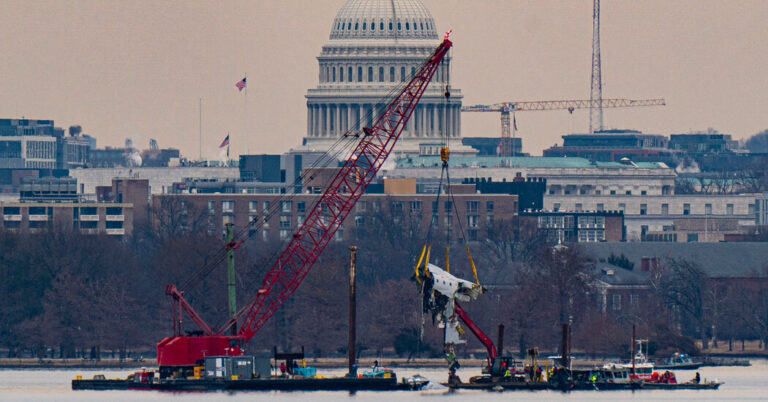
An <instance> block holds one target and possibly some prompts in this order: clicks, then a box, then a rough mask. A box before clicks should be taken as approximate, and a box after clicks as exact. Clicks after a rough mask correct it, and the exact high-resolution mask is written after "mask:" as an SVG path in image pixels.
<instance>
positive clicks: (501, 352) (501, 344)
mask: <svg viewBox="0 0 768 402" xmlns="http://www.w3.org/2000/svg"><path fill="white" fill-rule="evenodd" d="M496 344H497V345H499V349H498V350H499V357H501V356H504V324H499V340H498V342H497V343H496Z"/></svg>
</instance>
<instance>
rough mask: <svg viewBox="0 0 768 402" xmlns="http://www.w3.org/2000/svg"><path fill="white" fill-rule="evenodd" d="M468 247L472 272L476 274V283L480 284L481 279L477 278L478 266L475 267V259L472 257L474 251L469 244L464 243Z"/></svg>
mask: <svg viewBox="0 0 768 402" xmlns="http://www.w3.org/2000/svg"><path fill="white" fill-rule="evenodd" d="M464 247H466V248H467V255H468V256H469V263H470V264H471V265H472V273H473V274H475V283H477V284H478V285H479V284H480V279H477V268H476V267H475V260H473V259H472V253H470V252H469V245H466V244H465V245H464Z"/></svg>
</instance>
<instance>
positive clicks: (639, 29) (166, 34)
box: [0, 0, 768, 159]
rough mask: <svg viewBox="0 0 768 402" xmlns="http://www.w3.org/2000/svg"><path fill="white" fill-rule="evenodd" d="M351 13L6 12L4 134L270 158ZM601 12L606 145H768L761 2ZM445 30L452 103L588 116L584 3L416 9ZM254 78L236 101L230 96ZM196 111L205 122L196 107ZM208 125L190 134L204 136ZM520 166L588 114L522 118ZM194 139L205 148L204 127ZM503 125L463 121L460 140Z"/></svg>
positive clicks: (94, 8)
mask: <svg viewBox="0 0 768 402" xmlns="http://www.w3.org/2000/svg"><path fill="white" fill-rule="evenodd" d="M344 2H345V0H315V1H310V0H258V1H256V0H251V1H235V0H217V1H201V0H184V1H173V0H132V1H118V0H69V1H60V0H3V1H2V2H0V55H2V56H1V57H0V118H21V117H22V116H23V117H25V118H28V119H53V120H55V122H56V125H57V126H60V127H65V128H66V127H69V126H70V125H75V124H77V125H81V126H82V127H83V131H84V132H85V133H88V134H90V135H92V136H94V137H96V139H97V140H98V145H99V146H100V147H103V146H122V145H123V143H124V141H125V139H126V138H131V139H133V140H134V143H135V144H136V145H137V146H139V147H140V148H147V147H148V143H149V140H150V139H156V140H157V141H158V142H159V145H160V146H161V147H173V148H178V149H180V150H181V152H182V155H184V156H187V157H189V158H190V159H197V158H198V156H199V154H201V153H202V156H203V157H204V158H214V159H215V158H217V156H218V145H219V144H220V143H221V141H222V140H223V139H224V137H225V136H226V135H227V133H231V143H232V154H234V155H237V154H240V153H246V152H248V153H282V152H286V151H288V150H289V149H290V148H292V147H295V146H297V145H299V144H301V139H302V138H303V137H304V136H305V135H306V115H307V113H306V100H305V98H304V96H305V94H306V90H307V89H308V88H313V87H315V86H316V85H317V81H318V78H317V77H318V65H317V59H316V57H317V56H318V55H319V54H320V51H321V48H322V46H323V44H325V43H327V42H328V36H329V34H330V30H331V23H332V21H333V18H334V16H335V15H336V12H337V11H338V9H339V8H340V7H341V6H342V5H343V4H344ZM602 3H603V4H602V9H601V34H602V35H601V53H602V75H603V97H604V98H631V99H645V98H665V99H666V102H667V106H664V107H649V108H634V109H606V110H605V111H604V116H605V117H604V120H605V127H606V128H631V129H638V130H641V131H643V132H646V133H654V134H665V135H669V134H675V133H689V132H697V131H705V130H707V129H709V128H713V129H715V130H718V131H720V132H723V133H728V134H732V135H733V136H734V138H736V139H743V138H748V137H749V136H751V135H754V134H755V133H757V132H760V131H762V130H764V129H766V128H768V72H767V71H766V67H765V66H768V24H766V23H765V21H768V2H767V1H762V0H754V1H749V0H739V1H722V0H719V1H715V0H676V1H668V0H643V1H635V0H610V1H603V2H602ZM424 4H425V5H426V6H427V8H428V9H429V10H430V12H431V13H432V16H433V17H434V18H435V22H436V25H437V29H438V31H439V32H443V31H447V30H449V29H452V30H453V35H452V37H451V39H452V40H453V42H454V48H453V57H454V63H453V67H452V69H453V71H452V74H453V76H452V80H453V82H452V87H454V88H458V89H461V91H462V93H463V95H464V104H465V105H473V104H488V103H496V102H502V101H528V100H556V99H588V98H589V91H590V73H591V52H592V49H591V46H592V2H591V1H589V0H560V1H554V0H482V1H480V0H471V1H470V0H424ZM245 74H247V76H248V94H247V96H246V95H245V94H244V93H239V92H238V91H237V88H235V83H236V82H237V81H238V80H240V79H241V78H242V77H243V76H244V75H245ZM201 103H202V113H200V104H201ZM201 120H202V125H200V122H201ZM516 120H517V125H518V136H520V137H521V138H522V139H523V148H524V151H525V152H530V153H531V154H533V155H540V154H541V151H542V150H543V149H545V148H547V147H549V146H552V145H554V144H556V143H562V139H561V136H562V135H564V134H568V133H573V132H582V133H583V132H586V131H587V130H588V125H589V114H588V111H586V110H583V111H576V112H574V113H573V114H568V113H567V112H565V111H549V112H519V113H518V114H517V116H516ZM201 127H202V142H201V141H200V131H201V130H200V128H201ZM499 133H500V123H499V117H498V115H496V114H493V113H464V114H463V115H462V134H463V136H465V137H482V136H498V135H499Z"/></svg>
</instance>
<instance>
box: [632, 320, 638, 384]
mask: <svg viewBox="0 0 768 402" xmlns="http://www.w3.org/2000/svg"><path fill="white" fill-rule="evenodd" d="M636 342H637V341H636V340H635V324H632V377H634V376H635V354H636V353H637V351H636V350H635V343H636Z"/></svg>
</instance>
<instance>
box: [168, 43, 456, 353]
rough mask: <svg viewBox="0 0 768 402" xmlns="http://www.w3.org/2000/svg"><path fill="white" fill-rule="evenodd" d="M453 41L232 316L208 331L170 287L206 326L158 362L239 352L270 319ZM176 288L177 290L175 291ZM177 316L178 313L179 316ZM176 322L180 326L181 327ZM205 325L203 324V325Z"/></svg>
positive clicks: (370, 133)
mask: <svg viewBox="0 0 768 402" xmlns="http://www.w3.org/2000/svg"><path fill="white" fill-rule="evenodd" d="M451 46H452V43H451V41H450V40H448V38H447V36H446V38H445V40H444V41H443V42H442V43H441V44H440V45H439V46H438V47H437V49H436V50H435V52H434V53H433V54H432V56H431V57H430V58H429V59H428V60H427V61H426V62H425V63H424V64H423V65H422V66H421V68H420V69H419V71H418V72H416V74H415V75H414V77H413V78H412V79H411V81H410V82H409V83H408V84H406V86H405V87H404V89H403V90H402V91H401V92H400V93H399V94H398V95H397V96H396V97H395V98H394V100H393V101H392V102H391V103H390V104H389V106H388V107H387V108H386V109H385V110H384V111H383V112H382V113H381V115H380V116H379V117H378V119H377V120H376V122H375V124H374V125H373V126H372V127H366V128H364V129H363V132H362V133H358V135H359V137H360V140H359V142H358V143H357V145H356V147H355V149H354V151H352V154H351V156H350V157H349V158H348V159H347V161H346V163H345V164H344V166H342V167H341V168H340V169H339V171H338V173H337V174H336V176H335V177H334V178H333V180H332V181H331V183H330V184H329V185H328V187H327V188H326V189H325V191H324V192H323V194H322V195H321V196H320V199H319V200H318V201H317V202H316V203H315V204H314V206H313V207H312V209H311V211H309V214H308V215H307V218H306V220H305V221H304V223H303V224H302V225H301V227H299V229H298V230H297V232H296V233H295V234H294V235H293V237H292V239H291V241H290V242H289V243H288V245H287V246H286V248H285V250H284V251H283V253H282V254H281V255H280V257H279V258H278V259H277V261H276V262H275V264H274V266H273V267H272V269H271V270H270V271H269V272H268V273H267V274H266V277H265V278H264V280H263V282H262V287H261V289H260V290H259V292H258V293H257V295H256V297H254V299H253V301H252V302H251V303H250V304H249V305H248V306H246V307H245V308H243V309H241V310H240V311H239V312H238V314H237V315H236V316H235V318H233V319H231V320H230V321H229V322H227V323H226V324H225V325H224V326H222V328H220V329H219V330H217V331H216V332H215V333H213V334H211V333H210V330H207V331H206V329H207V328H203V325H204V322H203V325H200V322H198V320H199V321H202V319H199V317H196V316H197V315H196V314H195V313H194V310H192V311H191V312H190V310H191V307H190V306H189V304H188V303H186V301H185V300H184V298H183V296H182V295H181V292H178V291H175V290H176V289H175V287H173V286H169V289H170V292H171V293H170V294H172V296H173V297H174V300H176V302H177V303H178V304H180V308H179V310H181V309H183V310H184V311H185V312H187V313H188V314H189V315H190V316H192V317H193V318H197V319H194V321H195V322H196V323H198V325H199V326H201V328H202V329H203V330H204V331H206V336H201V337H185V336H181V335H180V334H175V335H176V336H174V337H171V338H166V339H164V340H163V341H161V342H160V343H159V344H158V365H160V366H161V367H162V366H189V365H194V364H195V363H196V362H197V361H198V360H200V359H201V357H203V356H206V355H207V356H211V355H236V354H242V349H243V347H244V343H245V342H248V341H250V340H251V338H253V336H254V335H255V334H256V333H257V332H258V331H259V329H260V328H262V327H263V326H264V324H265V323H266V322H267V320H269V318H270V317H271V316H272V315H273V314H274V313H275V312H276V311H277V310H278V309H279V308H280V306H282V304H283V303H284V302H285V301H286V300H287V299H288V298H289V297H290V296H291V295H292V294H293V293H294V292H295V291H296V289H297V288H298V287H299V285H300V284H301V282H302V281H303V279H304V278H305V277H306V275H307V274H308V273H309V270H310V269H311V268H312V265H313V264H314V263H315V262H316V261H317V259H318V258H319V257H320V254H321V253H322V252H323V250H324V249H325V247H326V246H327V245H328V243H329V242H330V241H331V239H332V238H333V236H334V234H335V233H336V231H337V230H338V229H339V227H340V226H341V224H342V222H343V221H344V219H345V218H346V217H347V215H349V213H350V212H351V211H352V208H353V207H354V205H355V203H357V201H358V200H359V199H360V197H361V196H362V195H363V192H364V191H365V189H366V187H368V185H369V184H370V183H371V182H372V181H373V180H374V179H375V178H376V173H377V172H378V171H379V169H380V168H381V166H382V165H383V163H384V161H385V160H386V159H387V157H388V156H389V154H390V153H391V152H392V149H393V148H394V146H395V143H396V142H397V140H398V138H399V137H400V133H401V132H402V130H403V128H404V127H405V125H406V123H407V122H408V119H409V118H410V117H411V114H412V113H413V111H414V109H415V108H416V105H417V104H418V102H419V100H420V99H421V96H422V95H423V94H424V91H425V90H426V89H427V86H428V85H429V82H430V81H431V80H432V77H433V76H434V75H435V72H436V71H437V68H438V66H439V64H440V62H441V61H442V60H443V58H444V57H445V55H446V54H447V53H448V50H449V49H450V48H451ZM174 291H175V292H174ZM178 317H179V318H180V315H179V316H178ZM237 322H241V323H242V324H241V325H240V326H239V327H240V330H239V331H238V334H237V335H235V336H225V335H224V334H225V333H226V331H227V329H228V328H230V327H231V326H232V325H234V324H235V323H237ZM179 327H180V326H179ZM205 327H207V326H205Z"/></svg>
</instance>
